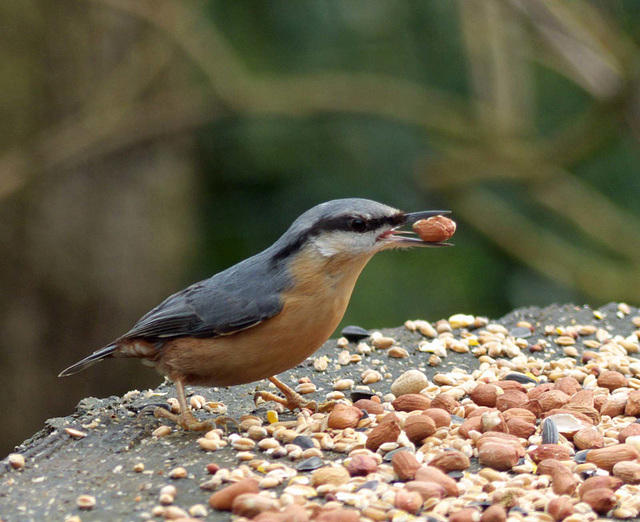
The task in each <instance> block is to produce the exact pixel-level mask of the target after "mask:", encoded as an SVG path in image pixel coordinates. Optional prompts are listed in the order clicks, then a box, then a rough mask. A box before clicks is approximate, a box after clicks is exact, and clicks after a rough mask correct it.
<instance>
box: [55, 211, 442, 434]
mask: <svg viewBox="0 0 640 522" xmlns="http://www.w3.org/2000/svg"><path fill="white" fill-rule="evenodd" d="M446 213H447V211H426V212H415V213H411V214H407V213H405V212H402V211H400V210H397V209H395V208H391V207H389V206H387V205H383V204H381V203H376V202H375V201H370V200H366V199H339V200H335V201H329V202H327V203H322V204H320V205H317V206H316V207H313V208H312V209H310V210H308V211H307V212H305V213H304V214H302V215H301V216H300V217H299V218H298V219H296V220H295V221H294V223H293V225H291V227H290V228H289V230H287V231H286V232H285V234H284V235H283V236H282V237H280V239H278V240H277V241H276V242H275V243H274V244H273V245H271V246H270V247H269V248H267V249H266V250H264V251H263V252H261V253H259V254H257V255H255V256H253V257H250V258H248V259H245V260H244V261H242V262H240V263H238V264H237V265H235V266H232V267H231V268H228V269H227V270H224V271H223V272H220V273H218V274H216V275H214V276H213V277H211V278H209V279H206V280H204V281H201V282H199V283H195V284H193V285H191V286H189V287H188V288H185V289H184V290H182V291H180V292H178V293H176V294H174V295H172V296H171V297H169V298H168V299H166V300H165V301H163V302H162V303H160V304H159V305H158V306H157V307H156V308H154V309H153V310H151V311H150V312H149V313H147V314H146V315H145V316H143V317H142V318H141V319H140V320H139V321H138V322H137V323H136V325H135V326H134V327H133V328H132V329H131V330H130V331H129V332H127V333H126V334H124V335H123V336H121V337H119V338H118V339H116V340H115V341H113V342H112V343H111V344H108V345H107V346H105V347H104V348H101V349H100V350H97V351H96V352H94V353H93V354H91V355H89V356H88V357H87V358H85V359H83V360H81V361H80V362H78V363H76V364H74V365H73V366H71V367H69V368H67V369H66V370H64V371H63V372H62V373H61V374H60V376H66V375H72V374H74V373H77V372H79V371H81V370H84V369H85V368H87V367H89V366H90V365H92V364H94V363H96V362H98V361H100V360H102V359H105V358H109V357H138V358H142V359H143V362H144V363H146V364H148V365H150V366H154V367H155V368H156V369H157V370H158V371H159V372H160V373H161V374H163V375H165V376H167V377H168V378H169V379H170V380H171V381H173V383H174V384H175V387H176V392H177V397H178V402H179V404H180V415H173V414H171V413H169V412H167V411H166V410H164V409H161V408H159V409H158V410H156V415H157V416H161V417H166V418H170V419H172V420H174V421H175V422H177V423H178V424H179V425H180V426H182V427H183V428H185V429H188V430H205V429H210V428H211V423H209V422H198V421H197V420H196V419H195V417H194V416H193V415H192V414H191V412H190V411H189V408H188V406H187V401H186V396H185V391H184V385H185V384H191V385H200V386H231V385H235V384H243V383H248V382H253V381H257V380H260V379H264V378H269V380H270V381H271V382H273V383H274V384H275V385H276V387H277V388H278V389H279V390H281V391H282V392H283V394H284V396H285V399H280V402H282V403H283V404H285V405H286V406H287V407H289V408H291V409H294V408H296V407H301V406H304V405H305V401H304V399H302V397H301V396H300V395H298V394H297V393H296V392H294V391H293V390H291V389H290V388H289V387H288V386H286V385H285V384H283V383H282V382H280V381H279V380H278V379H276V378H275V377H274V376H275V375H277V374H279V373H281V372H283V371H285V370H287V369H289V368H292V367H294V366H295V365H297V364H299V363H300V362H302V361H304V360H305V359H306V358H307V357H309V356H310V355H311V354H312V353H313V352H315V351H316V350H317V349H318V348H319V347H320V346H321V345H322V344H323V343H324V342H325V341H326V340H327V339H328V338H329V337H330V336H331V334H332V333H333V331H334V330H335V329H336V327H337V326H338V323H339V322H340V320H341V319H342V316H343V315H344V312H345V309H346V307H347V303H348V302H349V298H350V297H351V292H352V290H353V287H354V285H355V282H356V280H357V279H358V276H359V275H360V272H361V271H362V269H363V268H364V266H365V265H366V264H367V262H368V261H369V260H370V259H371V257H372V256H373V255H374V254H376V253H377V252H380V251H382V250H387V249H391V248H398V247H412V246H442V245H444V244H445V243H425V242H424V241H422V240H421V239H419V238H418V237H416V236H415V235H408V234H411V233H410V232H408V231H404V232H403V231H399V230H398V228H399V227H401V226H403V225H411V224H413V223H415V222H416V221H418V220H421V219H425V218H428V217H431V216H435V215H441V214H446ZM264 395H266V396H269V397H270V399H271V400H273V398H274V397H275V396H273V395H272V394H268V393H265V394H264Z"/></svg>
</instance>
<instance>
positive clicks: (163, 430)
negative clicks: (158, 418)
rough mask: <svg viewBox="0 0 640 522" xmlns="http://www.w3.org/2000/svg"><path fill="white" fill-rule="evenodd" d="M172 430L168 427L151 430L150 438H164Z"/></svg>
mask: <svg viewBox="0 0 640 522" xmlns="http://www.w3.org/2000/svg"><path fill="white" fill-rule="evenodd" d="M171 431H172V429H171V428H170V427H169V426H160V427H159V428H156V429H155V430H153V433H151V436H152V437H166V436H167V435H169V433H171Z"/></svg>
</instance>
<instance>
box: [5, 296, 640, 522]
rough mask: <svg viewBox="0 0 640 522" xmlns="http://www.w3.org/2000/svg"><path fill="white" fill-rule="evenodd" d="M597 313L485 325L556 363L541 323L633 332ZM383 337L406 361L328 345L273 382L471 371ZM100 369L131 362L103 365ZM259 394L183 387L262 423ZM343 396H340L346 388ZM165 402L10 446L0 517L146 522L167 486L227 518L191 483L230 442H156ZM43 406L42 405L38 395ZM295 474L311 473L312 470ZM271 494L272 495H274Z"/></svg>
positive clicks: (89, 410) (113, 403)
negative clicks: (208, 445) (523, 328)
mask: <svg viewBox="0 0 640 522" xmlns="http://www.w3.org/2000/svg"><path fill="white" fill-rule="evenodd" d="M599 314H600V315H601V316H602V318H601V319H599V318H596V319H594V311H593V310H591V309H590V308H588V307H576V306H572V305H564V306H556V305H554V306H550V307H548V308H545V309H539V308H523V309H519V310H516V311H514V312H512V313H510V314H508V315H507V316H505V317H503V318H502V319H500V320H497V321H493V323H495V324H500V325H503V326H505V327H506V328H507V330H511V329H514V328H516V324H517V323H518V322H519V321H528V322H530V323H531V324H533V325H535V333H534V334H533V335H532V336H531V337H529V338H528V339H527V341H528V343H529V345H533V344H535V342H536V340H538V339H546V340H547V343H548V346H547V348H546V349H545V351H543V352H542V353H538V354H536V356H537V357H543V358H546V359H549V358H551V359H553V358H561V357H565V353H566V352H564V353H563V350H564V349H565V347H564V346H562V345H559V344H555V343H554V342H549V338H548V337H545V334H544V327H545V325H554V326H560V325H563V326H568V325H571V324H587V323H588V324H592V323H594V321H595V322H596V323H597V324H598V327H599V328H602V329H604V330H607V331H608V332H609V333H610V334H611V335H612V336H614V335H621V336H623V337H627V336H629V335H630V334H631V333H632V332H634V331H635V330H636V327H635V326H634V325H633V324H632V322H631V320H630V319H631V318H632V317H634V316H637V315H638V310H636V309H632V310H631V313H630V314H627V315H624V314H622V313H621V312H620V311H619V310H618V307H617V305H615V304H610V305H607V306H605V307H603V308H601V309H600V310H599ZM596 315H598V314H596ZM382 334H383V335H385V336H388V337H391V338H393V339H395V344H396V345H399V346H401V347H403V348H405V349H406V350H407V351H408V352H409V354H410V357H409V358H395V357H392V356H389V355H388V354H387V353H385V351H383V350H378V351H375V352H373V353H371V354H366V355H363V356H362V360H361V361H360V362H351V363H349V364H337V362H336V361H337V360H338V354H339V352H341V351H343V350H344V349H345V347H344V346H342V347H338V346H337V344H336V340H329V341H328V342H327V343H325V345H324V346H323V347H322V348H321V349H320V350H319V351H318V352H317V353H316V354H315V355H314V356H313V357H312V358H310V359H309V360H307V361H306V362H305V363H303V364H302V365H300V366H298V367H296V368H293V369H292V370H289V371H288V372H286V373H285V374H282V375H281V377H282V379H283V381H284V382H286V383H288V384H291V385H294V386H295V384H296V383H297V382H298V379H300V378H303V377H309V378H310V379H311V381H312V382H313V383H315V385H316V387H317V390H316V392H315V393H313V394H311V395H307V396H306V397H308V398H311V399H314V400H317V401H318V402H322V401H323V400H324V398H325V395H326V394H327V393H329V392H331V391H332V390H333V383H334V382H335V381H336V380H338V379H353V380H354V381H355V383H356V385H360V384H361V377H360V376H361V374H362V372H363V371H364V370H365V369H368V368H376V369H377V370H378V371H380V373H381V374H383V375H385V378H384V379H383V380H381V381H379V382H376V383H373V384H370V385H369V388H370V389H371V390H372V391H373V392H380V394H381V395H383V396H384V395H385V394H388V393H389V391H390V388H391V384H392V383H393V382H394V380H395V379H396V378H397V377H398V376H399V375H401V374H402V373H403V372H405V371H407V370H410V369H418V370H420V371H422V372H423V373H425V374H426V375H427V377H428V379H429V380H431V379H432V378H433V377H434V376H435V375H436V374H438V373H445V372H448V371H450V370H451V369H453V368H463V369H465V370H466V371H468V372H471V371H472V370H474V369H476V368H478V366H479V364H480V363H479V361H478V359H477V358H476V357H474V355H473V354H472V353H458V352H457V351H449V352H448V353H447V356H446V357H442V359H441V362H440V364H439V365H438V366H436V367H432V366H430V365H429V364H428V362H427V361H428V359H429V357H430V356H431V355H432V354H430V353H424V352H422V351H418V349H417V348H418V344H419V343H420V342H421V341H424V340H425V337H424V336H423V335H421V334H420V333H419V332H411V331H409V330H408V329H406V328H405V327H399V328H395V329H386V330H382ZM346 349H348V350H349V352H350V353H352V354H355V353H356V344H354V343H351V344H349V345H348V347H346ZM575 349H576V350H577V352H578V353H577V358H578V359H580V357H581V356H582V354H583V353H584V351H585V350H588V348H585V347H584V346H583V345H582V344H581V343H576V344H575ZM527 353H528V351H527ZM321 356H327V357H328V358H329V359H330V363H329V368H328V370H327V371H321V372H319V371H317V370H316V369H314V364H313V361H314V359H316V358H318V357H321ZM375 359H378V360H380V361H381V364H378V365H375V363H374V360H375ZM505 359H506V358H505ZM102 364H136V362H134V361H107V362H103V363H102ZM382 367H383V368H382ZM74 378H82V376H81V375H80V376H77V377H74ZM60 385H61V386H64V381H62V380H61V381H60ZM258 389H267V386H266V381H262V382H259V383H254V384H251V385H243V386H237V387H233V388H228V389H224V388H223V389H214V388H190V389H188V392H189V394H190V395H202V396H203V397H204V398H205V399H206V400H207V401H218V402H221V403H224V404H225V405H226V406H227V408H228V409H227V412H226V415H227V416H230V417H234V418H238V419H239V418H240V417H241V416H242V415H244V414H254V415H256V416H258V417H259V418H261V419H262V420H264V421H265V425H266V424H267V421H266V418H267V415H266V412H267V410H268V409H270V408H271V405H268V404H266V405H264V404H263V405H260V407H258V408H256V407H255V405H254V403H253V400H252V398H253V394H254V392H255V391H256V390H258ZM344 393H345V395H346V396H347V398H348V397H349V390H347V391H344ZM174 395H175V392H174V390H173V387H172V386H171V385H170V384H163V385H161V386H159V387H158V388H157V389H155V390H148V391H142V392H138V391H132V392H130V393H128V394H126V395H125V396H124V397H109V398H106V399H96V398H87V399H84V400H82V401H81V402H80V403H79V404H78V407H77V409H76V411H75V412H74V413H73V414H71V415H69V416H68V417H64V418H53V419H50V420H48V421H47V422H46V425H45V427H44V428H43V429H42V430H41V431H40V432H38V433H36V434H35V435H34V436H33V437H31V438H30V439H28V440H26V441H25V442H24V443H23V444H21V445H20V446H19V447H18V448H16V453H20V454H21V455H23V457H24V459H25V464H24V467H22V468H20V469H15V468H14V467H12V466H11V465H10V464H9V460H8V459H5V460H4V462H3V464H2V465H1V466H0V484H1V487H0V520H1V521H4V522H13V521H30V520H33V521H44V520H65V519H66V518H67V517H71V516H76V517H79V518H77V519H75V520H82V521H88V520H110V521H120V520H122V521H128V520H145V519H152V518H153V517H152V513H153V510H154V508H157V507H158V506H159V505H160V501H159V492H160V490H161V489H162V488H163V487H165V486H167V485H174V486H175V487H176V489H177V493H176V495H175V500H174V503H173V505H174V506H179V507H180V508H182V509H183V510H185V511H188V510H189V508H192V507H193V506H199V508H198V510H196V511H197V512H198V513H199V514H200V515H203V514H204V512H203V509H204V508H203V506H206V512H207V514H206V516H205V517H204V520H228V519H229V513H225V512H218V511H215V510H213V509H211V508H209V507H208V499H209V497H210V496H211V492H210V491H205V490H203V489H201V488H200V485H201V484H202V483H203V482H205V481H206V480H207V479H209V478H211V475H210V474H209V473H208V471H207V465H210V464H212V463H215V464H216V465H217V466H218V467H221V468H229V469H234V468H237V467H238V466H239V464H240V462H239V461H238V452H237V450H236V449H234V448H232V447H231V445H229V446H227V447H224V448H222V449H220V450H218V451H216V452H213V453H211V452H206V451H203V450H202V449H201V448H200V447H199V445H198V443H197V442H196V441H197V439H199V438H200V437H202V434H197V433H187V432H184V431H182V430H179V429H174V430H173V431H171V433H169V434H168V435H166V436H163V437H155V436H153V435H152V434H153V432H154V430H156V429H157V428H158V427H159V426H161V425H163V424H165V421H161V420H158V419H155V418H154V417H153V416H152V415H149V414H145V413H144V411H145V410H144V409H143V408H144V407H145V406H148V405H153V404H159V403H165V402H166V400H167V399H168V398H169V397H173V396H174ZM43 400H46V398H45V397H43ZM141 410H142V414H141V413H140V412H141ZM196 415H197V416H198V417H199V418H201V419H204V418H211V417H214V416H215V415H213V414H211V413H208V412H206V411H204V410H199V411H197V412H196ZM296 417H297V416H296V415H295V414H293V413H290V412H287V413H282V414H280V421H283V420H295V419H296ZM255 453H256V455H259V456H260V458H264V459H267V460H268V459H269V457H268V456H267V455H266V454H265V453H260V452H258V451H255ZM344 458H345V455H344V454H339V453H334V452H331V451H324V455H323V459H324V460H325V463H327V464H330V463H331V461H332V460H336V461H342V460H343V459H344ZM281 460H282V461H285V462H286V464H287V465H291V466H293V465H295V464H294V463H292V462H291V461H290V460H288V459H287V458H286V457H285V458H284V459H281ZM141 464H143V465H144V466H142V465H141ZM142 467H144V469H142ZM178 467H182V468H185V470H186V476H185V477H184V478H170V472H171V471H172V470H174V469H175V468H178ZM301 473H303V472H301ZM304 473H305V474H307V475H309V476H310V474H311V471H309V472H304ZM179 476H181V474H179ZM281 489H282V487H280V490H281ZM274 491H278V488H275V489H274ZM83 495H84V496H91V497H94V498H95V505H94V506H93V507H91V508H90V509H87V507H84V509H83V508H82V507H79V506H78V498H79V497H81V496H83ZM319 502H321V500H319ZM159 519H160V518H158V517H156V518H155V520H159ZM72 520H73V519H72Z"/></svg>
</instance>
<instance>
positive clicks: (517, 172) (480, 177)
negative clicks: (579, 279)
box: [424, 150, 640, 263]
mask: <svg viewBox="0 0 640 522" xmlns="http://www.w3.org/2000/svg"><path fill="white" fill-rule="evenodd" d="M424 179H425V182H424V183H425V184H427V185H428V187H429V189H431V190H434V189H435V190H438V191H442V192H445V193H447V194H452V195H453V196H454V197H456V193H457V192H458V191H459V190H462V191H472V190H481V186H480V184H481V183H483V182H487V181H492V180H493V181H501V182H503V183H504V182H511V181H518V182H520V183H522V184H524V186H525V187H526V190H527V193H528V194H529V196H530V197H531V198H533V199H534V200H535V201H536V202H537V203H538V204H539V205H542V206H544V207H546V208H548V209H550V210H552V211H553V212H555V213H556V214H557V215H559V216H562V217H563V218H565V219H567V220H568V221H570V222H571V223H572V224H573V225H574V226H575V227H576V228H577V229H579V230H580V231H581V232H582V233H583V234H585V235H586V236H588V237H590V238H592V239H593V240H595V241H597V242H599V243H600V244H601V245H603V246H605V247H607V248H609V249H610V251H611V252H612V254H613V255H616V256H619V257H621V258H625V257H626V258H628V259H629V260H630V261H631V262H633V263H635V260H636V259H640V242H638V239H637V238H638V237H640V220H639V219H638V218H637V217H636V216H634V215H632V214H630V213H628V212H624V211H622V209H620V208H619V207H617V206H616V205H615V204H614V203H613V202H611V201H610V200H609V199H608V198H606V197H605V196H603V195H602V194H601V193H600V192H598V191H597V190H595V189H593V188H591V187H589V185H587V184H586V183H584V182H582V181H581V180H580V179H579V178H577V177H576V176H574V175H573V174H571V173H570V172H568V171H566V170H563V169H561V168H558V167H556V166H553V165H551V164H537V165H535V166H532V165H528V164H522V163H517V164H516V163H509V162H506V161H500V160H499V159H498V158H495V157H494V158H489V157H487V156H484V157H483V153H482V152H478V151H473V150H468V151H465V152H464V153H460V154H459V157H458V158H447V159H446V160H443V161H440V162H436V163H433V164H430V165H429V172H428V176H427V175H425V176H424ZM513 212H517V210H515V209H514V210H513ZM472 222H473V221H472ZM474 224H475V223H474ZM565 243H566V242H565Z"/></svg>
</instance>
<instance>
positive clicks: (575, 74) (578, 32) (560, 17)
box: [512, 0, 629, 99]
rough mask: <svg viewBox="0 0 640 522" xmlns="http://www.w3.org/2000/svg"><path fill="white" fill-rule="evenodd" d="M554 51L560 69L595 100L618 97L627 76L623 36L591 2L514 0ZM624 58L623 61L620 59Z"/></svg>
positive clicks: (626, 42) (627, 44)
mask: <svg viewBox="0 0 640 522" xmlns="http://www.w3.org/2000/svg"><path fill="white" fill-rule="evenodd" d="M512 3H513V4H514V5H515V6H516V7H518V8H519V9H520V10H521V11H522V12H523V13H524V14H525V15H526V16H527V17H528V18H529V19H530V20H531V22H532V24H533V26H534V27H535V29H536V30H537V31H538V32H539V33H540V35H541V37H542V38H543V39H544V41H546V43H547V44H548V45H549V46H550V47H551V48H552V49H553V55H552V61H556V62H557V60H558V59H559V60H561V63H559V66H558V69H559V70H561V72H562V74H564V75H566V76H568V77H570V78H571V79H572V80H573V81H575V82H576V83H577V84H578V85H580V86H582V87H583V88H584V89H585V90H586V91H588V92H589V93H590V94H591V95H593V96H594V97H595V98H599V99H611V98H614V97H616V96H617V95H618V94H619V93H620V92H621V91H622V89H623V88H624V86H625V77H626V76H627V73H626V67H625V63H624V62H625V60H624V56H625V55H626V54H627V53H626V52H624V51H623V50H624V49H625V48H627V47H628V46H629V42H628V41H623V40H622V37H621V33H620V32H619V31H615V30H613V29H611V28H609V26H608V25H607V24H606V23H605V21H604V17H603V14H602V13H601V12H595V11H594V9H593V8H592V7H591V6H590V5H589V3H588V2H572V3H571V2H564V1H562V2H561V1H558V0H512ZM621 58H622V59H621Z"/></svg>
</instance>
